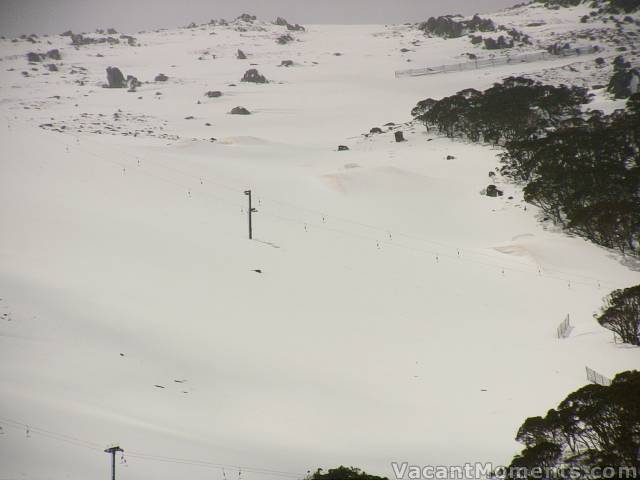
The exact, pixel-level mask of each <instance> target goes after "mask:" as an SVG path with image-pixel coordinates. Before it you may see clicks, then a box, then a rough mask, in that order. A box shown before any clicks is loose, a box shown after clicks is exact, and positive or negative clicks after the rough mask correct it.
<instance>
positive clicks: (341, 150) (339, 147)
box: [338, 145, 349, 152]
mask: <svg viewBox="0 0 640 480" xmlns="http://www.w3.org/2000/svg"><path fill="white" fill-rule="evenodd" d="M346 150H349V147H347V146H346V145H338V151H339V152H344V151H346Z"/></svg>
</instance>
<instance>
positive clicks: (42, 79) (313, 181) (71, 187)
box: [0, 6, 640, 480]
mask: <svg viewBox="0 0 640 480" xmlns="http://www.w3.org/2000/svg"><path fill="white" fill-rule="evenodd" d="M586 10H587V9H586V7H577V8H572V9H563V10H560V11H551V10H547V9H544V8H542V7H539V6H529V7H526V8H524V9H522V8H521V9H519V10H509V11H505V12H502V13H500V14H499V15H496V18H495V19H496V21H498V22H500V23H504V24H507V25H509V26H517V27H518V28H520V29H522V30H523V31H526V30H527V28H528V29H529V30H530V31H527V33H528V34H530V35H531V36H532V38H533V39H534V40H536V41H538V42H540V44H545V43H550V42H552V41H554V35H561V34H565V33H567V32H574V31H576V30H578V29H581V28H586V27H584V25H582V24H580V23H579V18H580V17H581V16H582V15H584V14H585V11H586ZM534 20H536V21H538V22H540V21H542V22H544V23H545V25H544V26H543V27H540V26H538V27H526V24H531V23H536V22H534ZM598 22H599V21H598ZM238 26H241V27H242V28H240V29H238V28H237V27H238ZM256 26H258V27H259V28H256ZM590 26H591V27H593V22H592V23H591V24H590ZM600 26H601V27H602V28H608V27H607V25H606V24H602V25H600ZM536 28H537V29H539V30H540V32H539V33H536V31H534V30H535V29H536ZM628 28H636V27H635V26H633V25H631V26H629V27H628ZM238 30H244V31H238ZM284 33H285V29H284V27H278V26H274V25H270V24H263V23H256V24H253V25H244V24H241V23H236V24H231V25H230V26H228V27H222V26H203V27H197V28H191V29H177V30H170V31H161V32H152V33H145V34H139V35H136V38H137V39H138V42H139V44H140V46H139V47H131V46H127V45H124V44H120V45H115V46H112V47H111V46H108V45H106V44H102V45H88V46H82V47H79V48H78V49H75V48H73V47H71V46H70V45H69V42H70V41H69V38H68V37H50V38H40V39H38V42H40V43H35V44H32V43H29V42H26V41H18V42H11V41H9V40H4V41H2V42H0V56H1V58H2V62H0V66H1V67H2V68H1V71H0V98H1V99H0V110H1V113H2V119H1V120H0V145H1V154H2V155H1V160H0V232H1V235H0V426H1V427H2V432H0V433H2V435H0V478H2V479H5V478H7V479H9V478H11V479H14V478H20V479H36V480H39V479H45V478H46V479H62V478H69V479H76V478H78V479H79V478H98V477H99V476H100V475H106V474H107V472H108V467H109V464H108V458H107V455H106V454H105V453H103V452H102V450H103V449H104V448H106V447H107V446H108V445H109V444H110V443H112V442H118V443H120V445H121V446H122V447H123V448H124V450H125V454H124V458H125V459H126V465H125V464H122V465H119V467H118V468H119V472H118V476H119V478H123V479H134V478H135V479H165V478H166V479H169V478H176V477H177V476H184V478H189V479H193V480H195V479H204V478H212V476H213V478H224V477H223V473H222V471H221V470H220V467H221V466H222V465H226V467H225V471H224V475H225V476H226V477H229V478H236V477H238V476H240V477H242V478H256V479H257V478H267V477H268V478H272V477H273V476H274V475H275V476H276V477H277V476H281V477H287V478H289V477H297V478H300V477H301V476H302V475H304V473H305V472H306V471H307V470H308V469H314V468H317V467H319V466H323V467H331V466H335V465H339V464H347V465H356V466H359V467H362V468H365V469H366V470H368V471H369V470H371V471H374V472H380V473H383V474H386V475H391V474H392V472H391V467H390V462H392V461H409V462H412V463H417V464H428V463H431V464H462V463H464V462H467V461H492V462H495V463H497V464H502V463H505V462H508V461H509V459H510V458H511V456H512V455H513V454H514V453H515V452H516V450H517V444H516V443H515V442H514V441H513V437H514V436H515V432H516V430H517V428H518V426H519V425H520V424H521V422H522V421H523V420H524V418H525V417H527V416H531V415H538V414H542V413H544V412H545V411H546V410H547V409H549V408H551V407H552V406H554V405H555V404H557V402H558V401H559V400H560V399H561V398H563V397H564V396H565V395H566V394H567V393H568V392H570V391H572V390H574V389H576V388H577V387H579V386H581V385H583V384H585V383H586V379H585V374H584V367H585V366H587V365H588V366H590V367H592V368H594V369H596V370H598V371H599V372H601V373H602V374H604V375H607V376H612V375H614V374H615V373H616V372H618V371H622V370H626V369H630V368H637V367H638V366H639V365H640V362H639V357H638V350H637V349H634V348H626V347H624V346H621V345H616V344H614V342H613V339H612V337H611V335H610V333H609V332H608V331H606V330H604V329H602V328H600V327H599V326H598V325H597V323H596V322H595V321H594V319H593V318H592V314H593V312H594V311H596V310H597V309H598V308H599V306H600V304H601V299H602V297H603V296H605V295H606V294H607V293H608V292H609V291H611V290H612V289H614V288H619V287H624V286H629V285H631V284H637V283H638V282H639V281H640V274H639V273H638V271H637V269H636V270H634V269H633V267H634V264H633V262H631V261H629V260H625V259H623V258H620V257H619V256H618V255H616V254H615V253H613V252H610V251H606V250H604V249H602V248H599V247H597V246H594V245H592V244H589V243H588V242H585V241H584V240H582V239H580V238H571V237H569V236H567V235H566V234H563V233H561V232H558V231H556V230H555V229H554V228H553V227H551V226H548V225H546V224H545V223H540V222H539V219H538V218H537V215H538V213H537V211H536V209H535V208H533V207H531V206H527V205H525V204H524V203H523V201H522V193H521V191H520V189H519V188H518V187H517V186H514V185H511V184H507V183H505V182H501V181H500V179H498V183H499V185H500V188H502V189H504V190H505V196H504V197H502V198H488V197H486V196H482V195H481V190H482V189H483V188H484V187H486V185H487V184H488V183H489V180H490V179H489V178H488V176H487V174H488V172H489V171H492V170H494V169H495V167H496V166H497V165H498V161H497V154H498V153H499V151H497V150H495V149H491V148H488V147H483V146H478V145H472V144H465V143H461V142H451V141H449V140H447V139H445V138H441V137H439V136H437V135H434V134H430V135H428V134H427V133H426V132H425V131H424V129H423V128H422V127H421V126H420V125H414V124H404V125H403V123H404V122H407V121H409V120H410V110H411V108H412V107H413V106H414V105H415V103H416V102H417V101H418V100H421V99H423V98H426V97H436V98H437V97H440V96H444V95H448V94H452V93H454V92H455V91H457V90H460V89H463V88H467V87H474V88H477V89H482V88H486V87H488V86H490V85H491V84H492V82H495V81H498V80H499V79H501V78H503V77H505V76H507V75H513V74H527V75H530V76H533V77H539V78H547V79H549V80H550V81H558V80H559V79H560V80H562V79H565V80H564V81H566V78H567V77H570V78H573V79H574V80H575V81H576V82H582V83H585V84H588V85H591V84H592V83H598V82H600V83H601V79H599V78H596V77H595V75H596V69H595V66H594V64H593V60H594V56H591V57H588V58H580V59H578V58H566V59H560V60H555V61H547V62H541V63H527V64H525V63H523V64H517V65H509V66H503V67H498V68H495V69H485V70H479V71H470V72H464V73H459V74H458V73H452V74H446V75H433V76H426V77H417V78H405V79H396V78H395V77H394V71H395V70H397V69H402V68H407V65H409V66H412V65H416V66H424V65H430V64H441V63H443V62H452V61H460V60H461V59H464V58H466V57H465V56H464V54H465V53H467V52H470V51H475V50H473V49H474V48H475V47H472V46H471V45H470V43H469V41H468V39H466V38H463V39H457V40H443V39H437V38H425V37H423V35H422V32H420V31H418V30H416V29H415V28H413V27H411V26H377V25H374V26H368V25H365V26H310V27H308V29H307V31H306V32H295V33H293V34H292V35H293V37H294V38H295V40H294V41H293V42H291V43H290V44H288V45H279V44H277V43H276V41H275V39H276V38H277V37H278V36H280V35H283V34H284ZM416 41H419V42H418V43H416ZM49 42H50V44H49ZM605 46H606V45H605ZM52 48H59V49H60V51H61V53H62V60H61V61H56V62H51V61H48V60H47V61H45V62H43V63H56V64H57V65H58V67H59V71H58V72H48V71H47V69H46V68H45V67H44V66H41V65H39V64H38V65H28V64H27V62H26V57H25V55H26V53H27V52H29V51H36V52H42V53H44V52H46V51H47V50H49V49H52ZM238 48H241V49H242V50H243V51H244V52H246V53H247V54H248V59H247V60H238V59H236V57H235V54H236V51H237V49H238ZM402 48H408V49H409V51H408V52H401V49H402ZM536 48H539V46H538V45H532V46H531V49H532V50H533V49H536ZM336 53H340V54H341V55H336ZM476 53H478V54H479V55H481V54H483V53H486V52H483V51H481V50H478V51H476ZM615 54H616V52H615V49H614V47H612V48H609V49H608V50H605V52H604V54H603V56H605V57H606V58H611V57H612V56H613V55H615ZM213 55H215V58H213ZM282 60H293V62H294V66H292V67H288V68H287V67H279V65H280V63H281V61H282ZM408 60H411V62H409V61H408ZM254 64H255V65H254ZM252 65H253V66H254V67H255V68H258V69H259V71H260V73H262V74H264V75H266V77H267V78H268V79H269V80H270V81H271V82H270V83H268V84H263V85H255V84H247V83H241V82H240V79H241V77H242V75H243V74H244V72H245V71H246V70H247V69H249V68H252ZM570 65H571V66H570ZM108 66H117V67H119V68H121V69H122V70H123V72H124V73H125V75H126V74H131V75H135V76H136V77H138V79H140V80H142V81H143V82H148V83H143V85H142V86H141V87H139V88H138V89H137V91H136V92H127V91H126V89H106V88H102V84H103V83H104V82H105V68H106V67H108ZM22 71H25V72H27V73H28V75H24V74H22V73H21V72H22ZM161 72H162V73H164V74H166V75H167V76H168V77H169V80H168V81H167V82H154V81H153V79H154V77H155V76H156V75H157V74H158V73H161ZM598 72H600V70H598ZM598 75H600V73H598ZM602 75H603V76H605V77H606V75H604V74H602ZM594 78H595V80H594ZM210 90H220V91H222V94H223V95H222V96H221V97H219V98H208V97H205V95H204V94H205V92H207V91H210ZM597 101H598V103H597V104H596V105H597V107H598V108H607V109H611V108H613V107H614V106H619V105H620V104H619V103H615V102H612V101H610V100H608V99H607V98H606V96H604V95H602V94H601V95H599V96H598V97H597ZM235 106H244V107H246V108H248V109H249V110H250V111H251V112H252V115H249V116H241V115H229V114H228V112H229V111H230V110H231V109H232V108H233V107H235ZM189 117H193V118H189ZM388 122H395V123H396V124H397V125H396V126H385V127H383V129H384V133H382V134H377V135H371V136H363V135H362V134H363V133H365V132H368V131H369V129H370V128H371V127H375V126H379V127H382V126H383V125H384V124H386V123H388ZM397 128H400V129H402V130H403V131H404V134H405V137H406V138H407V140H408V141H407V142H404V143H395V141H394V137H393V131H394V129H397ZM212 138H215V139H216V141H213V140H212ZM338 145H347V146H349V147H350V150H348V151H340V152H338V151H337V146H338ZM449 155H450V156H453V157H455V158H454V159H451V160H447V159H446V158H447V156H449ZM245 189H252V191H253V194H254V206H255V207H256V208H257V210H258V212H257V213H256V214H255V216H254V229H255V240H253V241H249V240H248V239H247V218H246V217H247V214H246V212H247V210H246V208H247V205H246V200H247V198H246V196H245V195H244V194H243V192H244V190H245ZM636 267H637V265H636ZM256 270H259V272H257V271H256ZM567 314H570V316H571V322H572V324H573V326H574V329H573V331H572V332H571V335H570V336H569V338H567V339H564V340H558V339H557V338H556V336H555V332H556V327H557V325H558V324H559V323H560V322H561V321H562V320H563V319H564V317H565V316H566V315H567ZM26 425H28V427H27V426H26ZM186 460H188V461H186ZM118 462H121V460H120V459H119V460H118ZM235 467H241V468H240V470H241V471H242V472H241V474H240V475H239V474H238V471H237V469H235Z"/></svg>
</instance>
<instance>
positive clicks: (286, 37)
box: [276, 34, 293, 45]
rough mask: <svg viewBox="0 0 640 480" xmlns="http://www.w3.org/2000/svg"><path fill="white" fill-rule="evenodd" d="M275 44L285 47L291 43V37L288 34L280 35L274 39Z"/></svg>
mask: <svg viewBox="0 0 640 480" xmlns="http://www.w3.org/2000/svg"><path fill="white" fill-rule="evenodd" d="M276 42H277V43H278V44H280V45H286V44H287V43H289V42H293V37H292V36H291V35H289V34H286V35H281V36H279V37H278V38H276Z"/></svg>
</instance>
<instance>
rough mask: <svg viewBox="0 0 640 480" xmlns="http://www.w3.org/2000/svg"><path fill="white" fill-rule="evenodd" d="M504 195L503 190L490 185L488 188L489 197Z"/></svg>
mask: <svg viewBox="0 0 640 480" xmlns="http://www.w3.org/2000/svg"><path fill="white" fill-rule="evenodd" d="M502 195H504V192H503V191H502V190H498V187H496V186H495V185H489V186H488V187H487V197H501V196H502Z"/></svg>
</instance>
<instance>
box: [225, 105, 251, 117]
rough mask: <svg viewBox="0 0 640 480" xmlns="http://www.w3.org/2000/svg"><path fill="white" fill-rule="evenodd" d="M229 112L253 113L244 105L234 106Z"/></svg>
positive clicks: (237, 113) (232, 113)
mask: <svg viewBox="0 0 640 480" xmlns="http://www.w3.org/2000/svg"><path fill="white" fill-rule="evenodd" d="M229 113H230V114H231V115H251V112H250V111H249V110H247V109H246V108H244V107H234V108H233V109H232V110H231V111H230V112H229Z"/></svg>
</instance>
